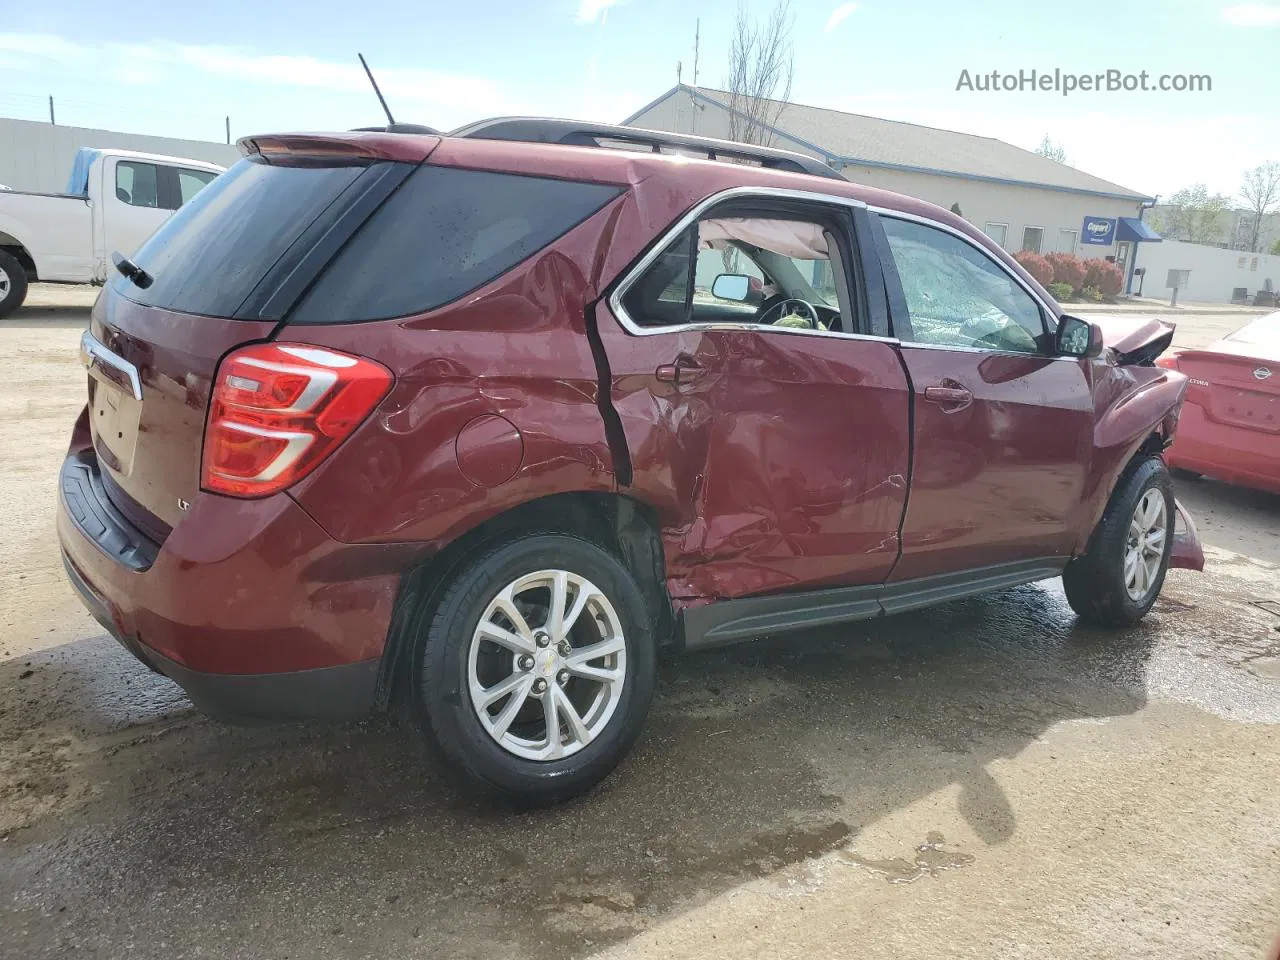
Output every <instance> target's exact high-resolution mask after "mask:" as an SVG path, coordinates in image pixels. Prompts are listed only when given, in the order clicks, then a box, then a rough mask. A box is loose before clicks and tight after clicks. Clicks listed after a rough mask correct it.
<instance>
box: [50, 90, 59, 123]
mask: <svg viewBox="0 0 1280 960" xmlns="http://www.w3.org/2000/svg"><path fill="white" fill-rule="evenodd" d="M49 125H50V126H53V127H56V126H57V125H58V122H57V120H55V119H54V117H53V94H49Z"/></svg>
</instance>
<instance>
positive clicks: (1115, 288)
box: [1084, 260, 1124, 297]
mask: <svg viewBox="0 0 1280 960" xmlns="http://www.w3.org/2000/svg"><path fill="white" fill-rule="evenodd" d="M1084 285H1085V286H1086V287H1097V288H1098V289H1099V290H1101V291H1102V292H1103V293H1104V294H1105V295H1106V296H1108V297H1114V296H1116V294H1118V293H1119V292H1120V288H1121V287H1122V286H1124V275H1123V274H1122V273H1121V272H1120V268H1119V267H1117V266H1116V265H1115V264H1114V263H1108V262H1107V261H1106V260H1087V261H1085V271H1084Z"/></svg>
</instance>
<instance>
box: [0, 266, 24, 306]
mask: <svg viewBox="0 0 1280 960" xmlns="http://www.w3.org/2000/svg"><path fill="white" fill-rule="evenodd" d="M26 299H27V271H26V269H25V268H24V267H23V266H22V264H20V263H19V262H18V261H17V260H15V259H13V257H11V256H10V255H9V254H7V253H5V252H4V251H3V250H0V318H3V317H7V316H8V315H9V314H11V313H13V311H15V310H17V309H18V308H19V307H20V306H22V301H24V300H26Z"/></svg>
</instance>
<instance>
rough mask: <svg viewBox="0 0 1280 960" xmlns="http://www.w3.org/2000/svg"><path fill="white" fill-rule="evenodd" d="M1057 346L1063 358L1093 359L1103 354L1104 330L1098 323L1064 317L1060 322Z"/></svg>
mask: <svg viewBox="0 0 1280 960" xmlns="http://www.w3.org/2000/svg"><path fill="white" fill-rule="evenodd" d="M1056 346H1057V350H1058V355H1059V356H1061V357H1084V358H1086V359H1091V358H1093V357H1096V356H1098V355H1099V354H1101V353H1102V329H1101V328H1100V327H1099V326H1098V325H1097V324H1096V323H1090V322H1089V321H1087V320H1081V319H1080V318H1079V317H1072V316H1066V315H1064V316H1063V317H1062V319H1061V320H1059V321H1058V336H1057V340H1056Z"/></svg>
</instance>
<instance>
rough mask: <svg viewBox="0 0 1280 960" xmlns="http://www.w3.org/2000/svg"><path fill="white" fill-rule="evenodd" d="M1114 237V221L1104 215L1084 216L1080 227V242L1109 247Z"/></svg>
mask: <svg viewBox="0 0 1280 960" xmlns="http://www.w3.org/2000/svg"><path fill="white" fill-rule="evenodd" d="M1115 239H1116V222H1115V220H1114V219H1112V220H1108V219H1107V218H1106V217H1085V218H1084V226H1083V227H1081V228H1080V242H1081V243H1088V244H1092V245H1093V246H1095V247H1109V246H1111V244H1112V243H1114V242H1115Z"/></svg>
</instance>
